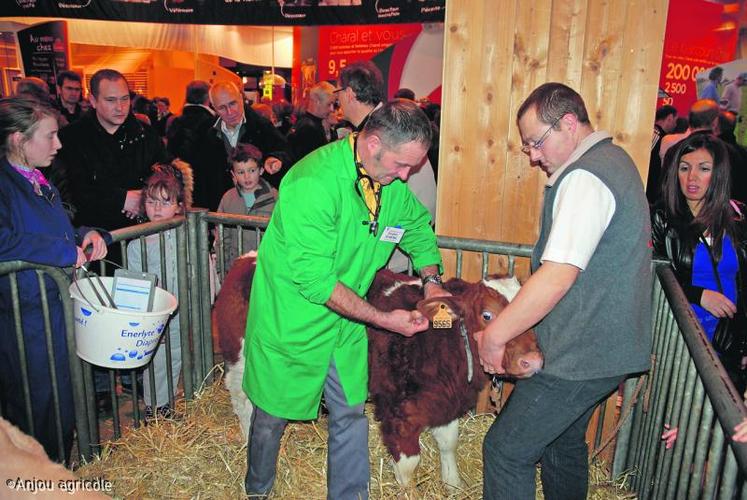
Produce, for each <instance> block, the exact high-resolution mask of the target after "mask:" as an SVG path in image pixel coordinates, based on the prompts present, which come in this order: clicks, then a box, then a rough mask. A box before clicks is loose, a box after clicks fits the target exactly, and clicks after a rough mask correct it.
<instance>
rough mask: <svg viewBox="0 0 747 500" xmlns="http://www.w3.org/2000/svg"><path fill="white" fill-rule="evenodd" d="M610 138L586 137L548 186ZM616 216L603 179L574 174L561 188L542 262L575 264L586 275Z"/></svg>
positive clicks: (583, 172)
mask: <svg viewBox="0 0 747 500" xmlns="http://www.w3.org/2000/svg"><path fill="white" fill-rule="evenodd" d="M610 137H612V136H611V135H610V134H609V133H607V132H602V131H598V132H593V133H591V134H589V135H588V136H586V137H585V138H584V139H583V140H582V141H581V142H580V143H579V145H578V147H577V148H576V149H575V150H574V151H573V153H571V156H570V157H569V158H568V160H567V161H566V162H565V163H564V164H563V165H562V166H561V167H560V168H558V169H557V170H556V171H555V172H554V173H553V174H552V175H551V176H550V177H549V178H548V180H547V186H552V185H554V184H555V182H556V181H557V180H558V177H560V175H561V174H562V173H563V171H565V169H566V168H568V166H569V165H570V164H572V163H573V162H575V161H576V160H578V159H579V158H580V157H581V156H582V155H583V154H584V153H586V152H587V151H588V150H589V149H590V148H591V147H592V146H594V145H595V144H597V143H598V142H600V141H602V140H604V139H608V138H610ZM614 213H615V197H614V195H613V194H612V191H610V189H609V188H608V187H607V186H606V185H605V184H604V183H603V182H602V181H601V180H600V179H599V177H597V176H596V175H594V174H592V173H590V172H588V171H586V170H575V171H573V172H571V173H570V174H568V175H567V176H566V177H565V178H563V180H562V181H561V184H560V186H558V193H557V195H556V196H555V202H554V203H553V208H552V217H553V224H552V229H551V230H550V234H549V236H548V239H547V244H546V245H545V250H544V252H543V253H542V258H541V261H542V262H545V261H550V262H556V263H559V264H571V265H573V266H576V267H578V268H579V269H581V270H582V271H583V270H584V269H585V268H586V266H587V265H588V263H589V260H590V259H591V257H592V255H594V251H595V250H596V248H597V245H598V244H599V240H600V239H602V235H603V234H604V232H605V231H606V230H607V226H609V223H610V220H612V216H613V215H614Z"/></svg>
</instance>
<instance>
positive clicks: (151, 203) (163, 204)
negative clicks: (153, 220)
mask: <svg viewBox="0 0 747 500" xmlns="http://www.w3.org/2000/svg"><path fill="white" fill-rule="evenodd" d="M145 204H146V205H148V206H150V207H163V208H169V207H171V206H174V205H176V203H174V202H173V201H168V200H154V199H151V198H148V199H147V200H145Z"/></svg>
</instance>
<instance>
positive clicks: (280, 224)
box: [243, 101, 448, 499]
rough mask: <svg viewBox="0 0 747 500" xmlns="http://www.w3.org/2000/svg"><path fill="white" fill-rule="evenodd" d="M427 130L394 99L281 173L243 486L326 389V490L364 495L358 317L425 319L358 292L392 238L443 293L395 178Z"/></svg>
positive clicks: (416, 112) (254, 348) (408, 328)
mask: <svg viewBox="0 0 747 500" xmlns="http://www.w3.org/2000/svg"><path fill="white" fill-rule="evenodd" d="M430 141H431V128H430V125H429V123H428V119H427V118H426V116H425V114H424V113H423V112H422V111H421V110H420V109H419V108H418V107H417V105H415V104H414V103H412V102H407V101H395V102H392V103H389V104H386V105H384V106H383V107H382V108H380V109H379V110H377V111H375V112H374V113H373V114H372V115H371V118H370V119H369V121H368V123H367V124H366V127H365V128H364V129H363V131H362V132H361V133H360V134H358V135H355V136H353V135H351V136H350V137H349V138H346V139H343V140H340V141H337V142H334V143H332V144H329V145H327V146H324V147H321V148H319V149H317V150H316V151H314V152H313V153H311V154H309V155H308V156H306V157H305V158H304V159H303V160H301V161H300V162H299V163H297V164H296V165H295V166H294V167H293V168H292V169H291V170H290V172H289V173H288V174H287V176H286V177H285V179H284V180H283V183H282V184H281V187H280V196H279V199H278V202H277V204H276V206H275V211H274V212H273V216H272V219H271V220H270V224H269V226H268V228H267V232H266V233H265V236H264V238H263V239H262V243H261V245H260V247H259V255H258V257H257V267H256V270H255V274H254V281H253V284H252V293H251V298H250V304H249V314H248V318H247V328H246V339H245V342H244V356H245V359H246V368H245V371H244V383H243V385H244V390H245V391H246V393H247V395H248V396H249V399H250V400H251V401H252V403H253V404H254V406H255V411H254V414H253V416H252V427H251V429H252V430H251V433H250V438H249V446H248V447H247V459H248V465H249V466H248V468H247V475H246V482H245V486H246V491H247V493H248V494H250V495H267V494H269V492H270V490H271V489H272V485H273V482H274V479H275V468H276V461H277V455H278V450H279V447H280V438H281V437H282V434H283V431H284V429H285V425H286V422H287V420H309V419H314V418H316V417H317V415H318V409H319V402H320V399H321V395H322V392H324V395H325V401H326V404H327V408H328V409H329V442H328V445H329V455H328V456H329V458H328V470H329V472H328V479H327V486H328V496H329V498H333V499H336V498H340V499H343V498H345V499H347V498H367V497H368V483H369V462H368V420H367V418H366V416H365V414H364V412H363V405H364V403H365V400H366V397H367V395H368V386H367V383H368V340H367V337H366V330H365V324H371V325H375V326H377V327H378V328H381V329H385V330H390V331H392V332H396V333H399V334H401V335H405V336H411V335H414V334H416V333H417V332H420V331H423V330H425V329H427V328H428V320H427V319H426V318H424V317H423V316H422V315H421V314H420V313H419V312H418V311H405V310H402V309H399V310H395V311H391V312H383V311H380V310H378V309H376V308H374V307H373V306H371V305H370V304H369V303H368V302H366V301H365V300H364V299H363V297H364V295H365V294H366V292H367V291H368V288H369V286H370V285H371V282H372V281H373V279H374V275H375V274H376V271H377V270H378V269H380V268H382V267H383V266H384V265H385V264H386V262H387V260H388V259H389V257H390V255H391V253H392V251H393V250H394V247H395V246H396V245H397V244H398V243H399V245H400V247H401V248H402V249H404V250H405V251H406V252H408V253H409V254H410V255H411V257H412V261H413V265H414V266H415V268H416V269H418V270H419V273H420V276H421V277H422V279H423V282H424V290H425V295H426V297H433V296H439V295H448V292H446V291H445V290H444V289H443V288H442V287H441V286H440V274H439V273H440V272H441V266H442V264H441V256H440V253H439V251H438V248H437V246H436V237H435V234H434V233H433V230H432V228H431V225H430V222H431V220H430V215H429V214H428V211H427V210H426V208H425V207H424V206H423V205H422V204H421V203H420V202H419V201H418V200H417V199H416V198H415V197H414V196H413V194H412V193H411V192H410V190H409V189H408V187H407V185H406V184H405V183H404V182H402V181H404V180H406V179H407V176H408V174H409V172H410V169H412V168H414V167H417V166H418V165H420V163H421V162H422V161H423V159H424V158H425V155H426V152H427V151H428V147H429V145H430Z"/></svg>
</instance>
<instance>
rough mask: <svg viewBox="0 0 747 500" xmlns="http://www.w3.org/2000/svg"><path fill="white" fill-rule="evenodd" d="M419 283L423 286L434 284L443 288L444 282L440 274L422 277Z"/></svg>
mask: <svg viewBox="0 0 747 500" xmlns="http://www.w3.org/2000/svg"><path fill="white" fill-rule="evenodd" d="M420 281H421V283H423V286H425V285H427V284H428V283H435V284H437V285H438V286H443V284H444V281H443V280H442V279H441V275H440V274H429V275H427V276H423V277H422V278H420Z"/></svg>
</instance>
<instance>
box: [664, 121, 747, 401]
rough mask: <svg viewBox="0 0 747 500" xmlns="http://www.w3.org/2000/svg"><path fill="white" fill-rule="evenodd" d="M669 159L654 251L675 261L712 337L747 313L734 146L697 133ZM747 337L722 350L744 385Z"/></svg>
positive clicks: (746, 243) (745, 241)
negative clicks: (733, 187)
mask: <svg viewBox="0 0 747 500" xmlns="http://www.w3.org/2000/svg"><path fill="white" fill-rule="evenodd" d="M664 164H665V170H664V181H663V184H662V197H661V202H660V204H659V205H658V206H657V207H655V209H654V211H653V214H652V231H653V244H654V253H655V254H656V255H658V256H660V257H665V258H668V259H669V260H671V262H672V267H673V268H674V271H675V274H676V276H677V280H678V281H679V283H680V285H681V286H682V289H683V290H684V292H685V296H686V297H687V299H688V300H689V301H690V303H691V305H692V307H693V310H694V312H695V315H696V316H697V318H698V320H699V321H700V324H701V325H702V326H703V330H704V331H705V333H706V336H707V337H708V339H709V340H711V341H712V342H713V341H714V334H716V332H717V330H718V329H719V322H721V321H728V320H727V319H725V318H729V320H732V321H733V320H735V319H736V318H737V315H738V314H740V315H742V314H744V310H745V309H744V306H743V304H744V298H745V277H744V271H745V269H747V267H745V265H747V222H746V217H747V211H746V210H747V209H746V208H745V206H744V205H742V204H740V203H739V202H737V201H734V200H731V199H730V193H731V190H730V186H731V167H730V165H729V156H728V152H727V149H726V146H725V145H724V143H723V142H722V141H721V140H719V139H718V138H716V137H714V136H713V135H711V134H710V133H695V134H692V135H690V136H689V137H687V138H685V139H683V140H682V141H681V142H679V143H677V144H676V145H675V146H673V148H672V150H671V151H669V152H667V155H666V158H665V162H664ZM722 327H723V325H722ZM743 337H744V332H741V335H740V338H735V339H734V341H733V342H732V347H730V348H729V349H728V350H727V351H723V350H722V352H719V354H720V355H721V359H722V361H723V363H724V366H725V367H726V368H727V370H728V371H730V372H731V374H732V378H733V379H734V380H735V383H736V384H737V385H738V386H740V387H739V388H740V389H741V390H743V389H744V387H741V386H742V385H743V383H742V382H741V380H740V379H741V377H737V376H736V373H737V372H739V371H740V370H741V366H740V365H741V357H742V355H741V346H742V339H743ZM717 340H718V339H717ZM718 344H719V342H715V343H714V346H715V347H717V350H719V349H718V347H719V346H718Z"/></svg>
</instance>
